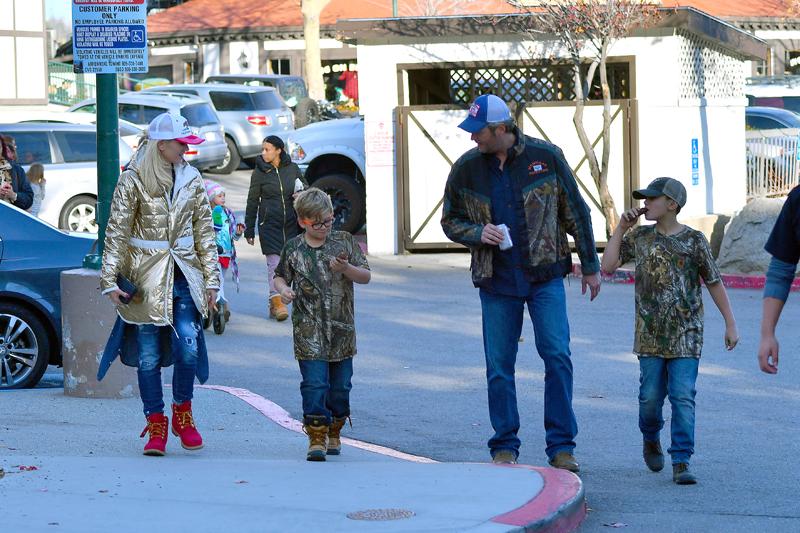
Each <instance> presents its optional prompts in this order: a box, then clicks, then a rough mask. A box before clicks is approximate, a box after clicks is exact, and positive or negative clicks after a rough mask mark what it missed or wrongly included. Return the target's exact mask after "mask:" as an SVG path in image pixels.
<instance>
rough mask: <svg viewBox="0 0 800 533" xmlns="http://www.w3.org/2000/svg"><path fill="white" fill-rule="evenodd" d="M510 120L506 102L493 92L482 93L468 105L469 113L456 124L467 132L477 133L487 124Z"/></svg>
mask: <svg viewBox="0 0 800 533" xmlns="http://www.w3.org/2000/svg"><path fill="white" fill-rule="evenodd" d="M506 120H511V111H509V109H508V106H507V105H506V103H505V102H504V101H503V100H502V99H501V98H498V97H497V96H495V95H493V94H483V95H481V96H479V97H477V98H476V99H475V101H474V102H473V103H472V105H471V106H469V114H468V115H467V118H466V119H464V121H463V122H462V123H461V124H459V125H458V127H459V128H461V129H462V130H464V131H468V132H469V133H478V132H479V131H481V130H482V129H483V128H485V127H486V126H488V125H489V124H492V123H495V122H504V121H506Z"/></svg>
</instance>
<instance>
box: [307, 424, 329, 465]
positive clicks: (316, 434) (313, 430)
mask: <svg viewBox="0 0 800 533" xmlns="http://www.w3.org/2000/svg"><path fill="white" fill-rule="evenodd" d="M303 432H304V433H305V434H306V435H308V453H307V454H306V461H324V460H325V454H326V453H327V452H328V442H327V441H328V425H327V424H325V423H324V422H323V421H322V420H318V419H315V420H313V421H311V423H310V424H303Z"/></svg>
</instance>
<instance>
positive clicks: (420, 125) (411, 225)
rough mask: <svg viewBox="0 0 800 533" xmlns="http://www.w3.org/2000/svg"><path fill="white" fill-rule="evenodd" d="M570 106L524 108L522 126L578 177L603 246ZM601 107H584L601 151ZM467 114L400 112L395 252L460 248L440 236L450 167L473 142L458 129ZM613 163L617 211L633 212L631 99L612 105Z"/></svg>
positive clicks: (425, 109)
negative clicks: (560, 156) (629, 209)
mask: <svg viewBox="0 0 800 533" xmlns="http://www.w3.org/2000/svg"><path fill="white" fill-rule="evenodd" d="M574 110H575V107H574V104H573V103H572V102H543V103H537V104H532V105H530V106H528V107H527V108H526V109H525V110H524V111H523V113H522V117H521V119H520V127H521V128H522V130H523V131H524V132H525V133H526V134H528V135H530V136H532V137H537V138H540V139H544V140H546V141H549V142H552V143H554V144H556V145H557V146H559V147H560V148H561V149H562V150H563V151H564V155H565V157H566V159H567V162H568V163H569V165H570V166H571V167H572V169H573V171H574V172H575V174H576V176H577V177H578V185H579V187H580V189H581V193H582V194H583V197H584V199H585V200H586V203H587V204H588V205H589V208H590V210H591V214H592V224H593V227H594V234H595V239H596V240H597V242H598V243H604V242H605V241H606V235H605V219H604V218H603V214H602V211H601V210H600V201H599V195H598V192H597V187H596V185H595V184H594V181H593V180H592V177H591V174H590V172H589V165H588V164H587V163H586V156H585V155H584V152H583V148H582V147H581V145H580V142H579V140H578V136H577V134H576V133H575V127H574V125H573V123H572V115H573V113H574ZM602 110H603V108H602V104H600V103H592V104H590V105H587V106H586V108H585V110H584V123H585V124H586V130H587V133H588V135H589V138H590V139H591V140H592V141H593V143H594V145H595V150H596V152H597V153H598V154H599V153H600V150H601V148H602V144H601V132H602ZM465 113H466V112H465V110H464V109H463V108H460V107H456V106H441V105H439V106H408V107H401V108H399V109H398V115H397V124H398V128H399V134H398V137H397V138H398V139H399V140H400V145H399V146H398V159H397V161H398V172H397V176H398V191H397V192H398V195H397V198H398V204H399V205H398V216H399V217H400V220H399V228H400V248H401V249H404V250H409V251H413V250H426V249H447V248H453V247H459V245H457V244H454V243H452V242H450V241H449V240H448V239H447V237H446V236H445V234H444V232H443V231H442V227H441V225H440V220H441V217H442V202H443V198H442V195H443V193H444V186H445V183H446V181H447V176H448V174H449V172H450V167H451V166H452V164H453V162H454V161H455V160H456V159H458V158H459V157H460V156H461V154H463V153H464V152H466V151H467V150H469V149H470V148H473V147H474V145H475V143H473V142H472V141H471V140H470V136H469V134H468V133H466V132H464V131H463V130H460V129H458V124H459V123H460V122H461V121H462V120H463V119H464V116H465ZM611 116H612V123H611V158H610V160H609V174H608V182H609V189H610V192H611V195H612V196H613V198H614V200H615V202H616V205H617V210H618V211H620V212H621V211H622V210H623V209H625V208H627V207H630V205H631V200H630V193H631V191H632V190H633V189H634V188H635V187H636V186H637V184H638V177H636V176H635V175H634V172H633V171H632V169H635V168H636V165H634V164H633V158H634V157H635V153H634V150H633V149H632V146H631V134H630V123H631V108H630V101H629V100H618V101H614V102H613V104H612V107H611Z"/></svg>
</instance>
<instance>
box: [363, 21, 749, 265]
mask: <svg viewBox="0 0 800 533" xmlns="http://www.w3.org/2000/svg"><path fill="white" fill-rule="evenodd" d="M529 49H530V50H532V54H533V56H534V57H542V58H546V57H559V56H563V53H564V51H563V49H562V47H561V46H560V45H558V44H557V43H553V42H536V43H527V45H526V44H523V43H520V42H480V41H474V42H459V43H432V44H421V43H420V44H416V43H413V44H412V43H410V44H374V45H373V44H359V45H358V65H359V92H360V94H361V99H360V110H361V113H362V114H363V115H364V119H365V124H366V130H367V134H366V142H365V144H366V150H367V154H366V155H367V169H366V183H367V227H368V228H369V248H370V252H371V253H375V254H387V253H396V252H397V250H398V228H397V219H398V216H397V215H398V213H397V199H396V194H397V187H396V183H397V177H396V165H389V164H387V161H386V158H385V157H383V154H379V153H377V151H378V150H380V149H381V142H380V139H371V138H370V133H369V131H370V125H371V124H380V123H386V122H387V121H389V122H393V121H394V111H395V109H396V108H397V107H398V106H399V105H405V104H406V103H407V102H403V101H401V98H400V92H399V91H398V83H396V82H395V80H397V79H398V72H397V70H398V69H397V65H398V64H404V63H420V62H428V63H441V62H468V61H492V60H497V59H499V58H502V59H503V60H524V59H529V58H530V55H529V52H528V50H529ZM711 52H714V53H711ZM611 55H612V56H623V57H624V56H629V57H633V60H634V70H635V75H634V80H635V88H634V92H633V95H634V97H633V98H632V100H633V102H632V103H633V105H634V109H635V112H634V114H633V120H634V121H635V122H634V130H633V132H632V137H633V145H634V148H635V149H636V148H637V147H638V158H636V159H635V160H636V161H637V162H638V164H637V165H636V167H635V168H633V169H632V172H634V173H635V174H636V175H638V176H639V177H640V181H643V182H647V181H649V180H650V179H651V178H655V177H658V176H665V175H666V176H672V177H675V178H677V179H679V180H681V182H683V183H684V185H686V187H687V190H688V191H689V198H690V200H689V202H688V203H687V206H686V208H685V210H684V211H683V213H682V214H683V215H684V216H686V217H690V216H699V215H705V214H708V213H730V212H732V211H734V210H736V209H739V208H741V207H742V206H743V205H744V203H745V144H744V107H745V105H746V100H745V98H744V96H743V93H742V90H743V84H744V75H743V72H744V62H743V61H741V60H740V59H736V58H731V57H729V56H726V55H724V54H720V53H718V52H717V51H715V50H710V52H708V51H706V50H705V48H704V45H703V43H700V42H698V41H697V40H696V39H694V40H692V39H687V37H685V36H681V35H675V34H673V33H669V34H667V35H662V36H658V37H640V38H629V39H624V40H622V41H620V42H618V43H617V44H616V45H615V46H614V48H613V50H612V52H611ZM712 73H713V75H719V74H724V75H725V76H727V77H728V78H729V83H728V85H726V86H724V87H721V88H720V87H717V86H715V85H714V84H713V83H712V81H711V80H709V79H707V77H708V76H707V75H711V74H712ZM400 85H401V86H402V85H403V80H402V77H401V81H400ZM403 92H404V94H405V95H408V91H407V88H406V90H404V91H403ZM564 127H566V128H572V124H569V123H568V124H565V125H564ZM373 131H375V128H373ZM391 131H393V132H396V125H395V127H393V128H392V130H391ZM465 135H466V133H465ZM693 139H697V142H696V144H697V153H696V154H692V148H693ZM618 149H620V147H613V146H612V150H618ZM411 156H412V157H413V154H411ZM693 157H697V167H698V168H697V171H696V174H697V175H696V176H695V177H694V178H695V179H694V180H693V169H692V159H693Z"/></svg>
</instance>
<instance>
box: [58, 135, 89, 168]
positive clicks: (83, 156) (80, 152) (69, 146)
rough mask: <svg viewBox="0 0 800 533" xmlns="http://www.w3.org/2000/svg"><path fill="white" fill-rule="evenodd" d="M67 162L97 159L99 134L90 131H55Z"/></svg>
mask: <svg viewBox="0 0 800 533" xmlns="http://www.w3.org/2000/svg"><path fill="white" fill-rule="evenodd" d="M53 136H54V137H55V138H56V142H57V143H58V147H59V148H60V149H61V155H63V156H64V162H65V163H78V162H81V161H97V135H96V134H95V133H93V132H89V131H56V132H53Z"/></svg>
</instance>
